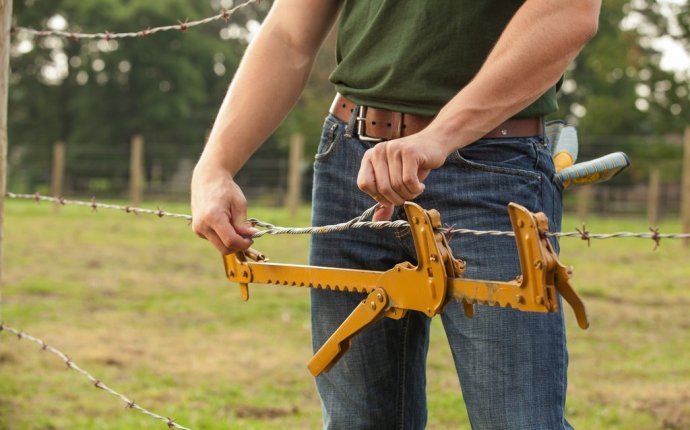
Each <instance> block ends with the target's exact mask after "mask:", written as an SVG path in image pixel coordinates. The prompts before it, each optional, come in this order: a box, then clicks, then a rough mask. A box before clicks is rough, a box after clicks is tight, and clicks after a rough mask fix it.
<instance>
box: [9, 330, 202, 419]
mask: <svg viewBox="0 0 690 430" xmlns="http://www.w3.org/2000/svg"><path fill="white" fill-rule="evenodd" d="M5 331H6V332H8V333H12V334H14V335H15V336H17V339H18V340H22V339H26V340H29V341H31V342H34V343H36V344H38V345H39V346H40V347H41V350H42V351H48V352H50V353H52V354H54V355H56V356H57V357H58V358H60V360H62V361H63V362H64V363H65V364H66V365H67V368H68V369H70V370H74V371H75V372H77V373H79V374H81V375H83V376H85V377H86V378H87V379H88V380H89V381H91V383H92V384H93V386H94V387H96V388H99V389H101V390H103V391H105V392H107V393H110V394H111V395H113V396H115V397H117V398H119V399H120V400H122V401H123V402H124V403H125V406H126V407H127V408H129V409H136V410H137V411H139V412H141V413H142V414H144V415H147V416H149V417H151V418H154V419H157V420H159V421H163V422H164V423H165V424H166V425H167V426H168V428H175V429H179V430H191V429H189V428H187V427H184V426H181V425H180V424H177V423H176V422H175V420H173V419H171V418H169V417H164V416H162V415H158V414H156V413H154V412H151V411H149V410H147V409H144V408H143V407H141V406H139V405H138V404H137V403H136V402H135V401H134V400H130V399H129V398H128V397H126V396H125V395H123V394H120V393H118V392H117V391H115V390H113V389H112V388H110V387H108V386H107V385H106V384H104V383H103V381H101V380H99V379H96V378H94V377H93V376H92V375H91V374H90V373H89V372H87V371H86V370H84V369H82V368H81V367H79V366H78V365H77V364H76V363H75V362H74V361H72V360H71V359H70V358H69V357H68V356H67V355H66V354H65V353H64V352H62V351H60V350H59V349H57V348H54V347H52V346H50V345H48V344H47V343H45V342H44V341H43V340H41V339H38V338H36V337H34V336H31V335H30V334H27V333H24V332H22V331H19V330H17V329H15V328H12V327H9V326H6V325H5V324H4V323H0V332H5Z"/></svg>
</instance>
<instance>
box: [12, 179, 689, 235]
mask: <svg viewBox="0 0 690 430" xmlns="http://www.w3.org/2000/svg"><path fill="white" fill-rule="evenodd" d="M6 196H7V197H9V198H13V199H25V200H33V201H36V202H42V201H46V202H54V203H59V204H62V205H77V206H86V207H90V208H92V209H93V210H94V211H96V210H97V209H101V208H103V209H114V210H118V211H122V212H125V213H130V214H135V215H137V214H146V215H155V216H157V217H159V218H163V217H171V218H181V219H185V220H187V221H190V222H191V220H192V216H191V215H187V214H179V213H172V212H166V211H164V210H162V209H161V208H160V207H158V208H157V209H155V210H154V209H143V208H134V207H131V206H120V205H113V204H106V203H97V202H96V198H95V197H94V198H92V199H91V201H80V200H67V199H64V198H62V197H48V196H42V195H40V194H38V193H35V194H17V193H12V192H7V193H6ZM375 208H376V206H372V207H371V208H369V209H367V210H366V211H365V212H364V213H363V214H362V215H360V216H358V217H355V218H353V219H351V220H350V221H347V222H343V223H340V224H332V225H324V226H317V227H280V226H275V225H273V224H270V223H267V222H263V221H260V220H257V219H254V218H250V219H249V222H250V223H251V224H252V225H253V226H255V227H261V228H263V229H264V230H259V231H258V232H256V233H254V234H253V235H252V236H251V238H258V237H261V236H266V235H279V234H326V233H333V232H338V231H344V230H348V229H354V228H370V229H374V230H381V229H384V228H398V229H399V228H409V227H410V224H409V223H408V222H407V221H405V220H396V221H367V219H369V218H371V215H372V213H373V211H374V210H375ZM452 227H453V226H451V228H448V227H446V228H442V229H441V230H440V231H441V232H443V233H444V234H446V236H447V237H450V238H451V239H452V237H453V235H455V234H471V235H474V236H505V237H515V233H514V232H512V231H499V230H473V229H468V228H452ZM546 236H547V237H557V238H560V237H577V238H580V239H582V240H585V241H587V243H588V244H589V243H590V241H591V239H623V238H635V239H652V240H653V241H654V242H655V243H656V247H655V248H654V249H656V248H658V247H659V246H660V244H661V239H690V234H689V233H660V232H659V229H658V228H657V229H653V228H650V231H648V232H642V233H632V232H627V231H621V232H615V233H598V234H597V233H590V232H589V231H587V230H586V228H585V226H584V225H583V226H582V229H578V228H576V229H575V231H568V232H552V233H547V234H546Z"/></svg>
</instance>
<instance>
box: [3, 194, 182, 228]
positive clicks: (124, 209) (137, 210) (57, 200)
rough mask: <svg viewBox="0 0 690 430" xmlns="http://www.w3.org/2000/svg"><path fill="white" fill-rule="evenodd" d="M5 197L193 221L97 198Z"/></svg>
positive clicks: (33, 195) (24, 195)
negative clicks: (88, 199)
mask: <svg viewBox="0 0 690 430" xmlns="http://www.w3.org/2000/svg"><path fill="white" fill-rule="evenodd" d="M5 195H6V196H7V197H9V198H11V199H23V200H33V201H35V202H37V203H40V202H52V203H58V204H60V205H63V206H64V205H74V206H86V207H90V208H91V209H93V210H94V211H96V210H98V209H113V210H118V211H122V212H125V213H129V214H134V215H139V214H144V215H155V216H157V217H159V218H163V217H170V218H181V219H184V220H187V221H191V220H192V216H191V215H186V214H179V213H173V212H167V211H164V210H163V209H161V208H160V207H159V208H158V209H144V208H135V207H132V206H121V205H114V204H109V203H98V202H96V198H95V197H93V198H92V199H91V201H84V200H67V199H64V198H62V197H49V196H42V195H40V194H39V193H35V194H18V193H12V192H9V191H8V192H7V193H6V194H5Z"/></svg>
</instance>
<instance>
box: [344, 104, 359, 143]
mask: <svg viewBox="0 0 690 430" xmlns="http://www.w3.org/2000/svg"><path fill="white" fill-rule="evenodd" d="M358 116H359V105H357V104H355V107H354V109H352V114H351V115H350V122H348V123H347V127H345V133H344V134H343V136H345V137H346V138H347V139H352V136H353V135H354V132H355V126H356V125H357V117H358Z"/></svg>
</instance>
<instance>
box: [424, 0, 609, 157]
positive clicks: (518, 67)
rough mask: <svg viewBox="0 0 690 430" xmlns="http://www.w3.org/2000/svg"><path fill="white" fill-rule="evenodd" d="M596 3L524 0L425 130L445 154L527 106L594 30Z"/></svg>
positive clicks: (590, 0)
mask: <svg viewBox="0 0 690 430" xmlns="http://www.w3.org/2000/svg"><path fill="white" fill-rule="evenodd" d="M599 7H600V0H579V1H573V2H569V1H558V0H527V1H526V2H525V3H524V5H523V6H522V7H521V8H520V9H519V10H518V12H517V13H516V14H515V16H514V17H513V19H512V20H511V21H510V23H509V25H508V26H507V27H506V29H505V30H504V32H503V34H502V35H501V37H500V38H499V40H498V42H497V43H496V45H495V47H494V49H493V50H492V51H491V53H490V54H489V56H488V58H487V60H486V61H485V63H484V65H483V66H482V68H481V69H480V71H479V72H478V73H477V75H476V76H475V78H474V79H473V80H472V81H471V82H470V83H469V84H468V85H467V86H466V87H465V88H463V89H462V90H461V91H460V92H459V93H458V94H457V95H456V96H455V97H454V98H453V99H451V101H450V102H449V103H448V104H447V105H446V106H444V108H443V109H442V110H441V111H440V112H439V114H438V116H437V117H436V119H435V120H434V121H433V122H432V124H430V126H429V127H428V128H427V130H425V131H426V132H428V133H430V134H431V135H433V136H434V138H435V140H437V141H439V142H441V144H442V145H443V146H444V150H445V151H446V152H447V153H450V152H452V151H453V150H455V149H458V148H461V147H463V146H465V145H468V144H470V143H472V142H474V141H476V140H477V139H479V138H481V137H482V136H483V135H485V134H486V133H487V132H489V131H490V130H492V129H493V128H495V127H496V126H497V125H498V124H500V123H501V122H503V121H505V120H506V119H508V118H510V117H511V116H513V115H515V114H516V113H518V112H520V111H521V110H522V109H524V108H526V107H527V106H529V105H530V104H531V103H532V102H534V101H535V100H536V99H537V98H539V97H540V96H541V95H542V94H544V93H545V92H546V91H547V90H548V89H549V88H551V87H552V86H554V85H555V84H556V82H557V81H558V79H559V78H560V77H561V76H562V74H563V73H564V71H565V69H566V68H567V67H568V65H569V64H570V62H571V61H572V60H573V59H574V58H575V56H576V55H577V54H578V52H579V51H580V49H582V46H583V45H584V44H585V43H586V42H587V41H588V40H589V39H590V38H591V37H592V36H593V35H594V34H595V33H596V28H597V20H598V14H599Z"/></svg>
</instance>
